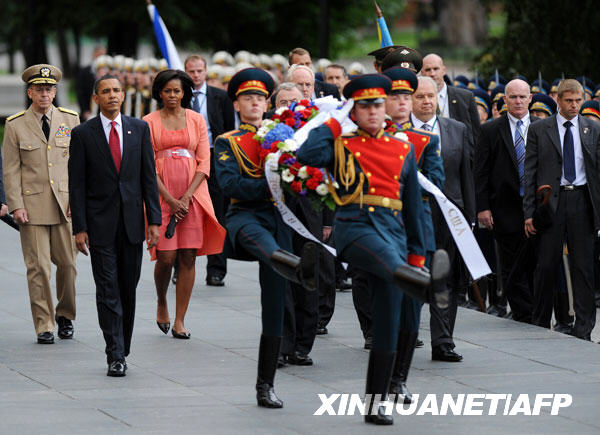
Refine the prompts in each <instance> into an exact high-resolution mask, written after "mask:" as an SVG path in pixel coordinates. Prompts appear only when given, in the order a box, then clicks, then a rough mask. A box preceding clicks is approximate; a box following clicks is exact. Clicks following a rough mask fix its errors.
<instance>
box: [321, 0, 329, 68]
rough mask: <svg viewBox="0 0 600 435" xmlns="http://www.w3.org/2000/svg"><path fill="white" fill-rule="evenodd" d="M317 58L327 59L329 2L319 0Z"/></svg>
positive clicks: (327, 0)
mask: <svg viewBox="0 0 600 435" xmlns="http://www.w3.org/2000/svg"><path fill="white" fill-rule="evenodd" d="M319 9H320V13H319V57H325V58H327V57H329V0H319Z"/></svg>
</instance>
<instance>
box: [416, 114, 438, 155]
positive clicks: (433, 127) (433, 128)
mask: <svg viewBox="0 0 600 435" xmlns="http://www.w3.org/2000/svg"><path fill="white" fill-rule="evenodd" d="M410 122H411V123H412V125H413V127H415V128H420V129H422V130H427V129H426V128H423V124H427V125H428V126H429V130H428V131H429V132H431V133H435V134H437V135H438V138H439V140H440V148H439V149H440V150H441V149H442V136H441V135H440V123H439V122H438V119H437V116H434V117H433V118H431V119H430V120H429V121H427V122H423V121H421V120H420V119H419V118H417V117H416V116H415V115H414V114H412V113H411V114H410Z"/></svg>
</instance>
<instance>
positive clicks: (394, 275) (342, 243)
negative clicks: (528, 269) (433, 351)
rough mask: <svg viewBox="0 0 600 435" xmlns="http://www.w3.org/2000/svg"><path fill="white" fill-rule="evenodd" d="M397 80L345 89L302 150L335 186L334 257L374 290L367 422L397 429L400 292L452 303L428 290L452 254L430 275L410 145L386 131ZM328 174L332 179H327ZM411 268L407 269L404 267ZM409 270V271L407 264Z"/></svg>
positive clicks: (371, 79) (438, 259)
mask: <svg viewBox="0 0 600 435" xmlns="http://www.w3.org/2000/svg"><path fill="white" fill-rule="evenodd" d="M391 87H392V82H391V81H390V79H389V78H388V77H386V76H383V75H380V74H365V75H363V76H360V77H357V78H355V79H353V80H351V81H350V82H349V83H348V84H347V85H346V86H345V87H344V96H345V97H346V98H347V99H353V101H354V102H356V105H355V106H354V107H352V103H347V105H346V106H345V107H343V108H342V109H339V110H338V111H337V112H334V114H333V117H332V118H330V119H329V120H328V121H327V122H326V123H325V124H324V125H322V126H320V127H317V128H315V129H314V130H313V131H311V132H310V134H309V136H308V139H307V140H306V142H305V143H304V144H303V145H302V146H301V147H300V148H299V150H298V160H299V161H300V162H302V163H304V164H307V165H310V166H314V167H323V168H327V170H328V174H330V175H331V176H333V177H334V178H335V180H336V183H338V187H337V188H336V189H333V185H334V184H333V181H332V180H330V182H329V186H330V192H331V193H332V195H333V197H334V199H335V201H336V203H337V204H338V206H339V208H338V210H337V212H336V217H335V222H334V239H335V245H336V249H337V252H338V253H339V255H340V257H341V259H342V260H343V261H346V262H348V263H349V264H350V265H352V266H353V267H356V268H359V269H362V270H364V271H366V272H368V274H369V275H368V276H369V281H370V283H371V284H372V286H373V287H372V288H373V302H372V311H373V345H372V349H371V351H370V354H369V366H368V369H367V382H366V394H367V396H366V402H367V406H366V407H365V411H366V415H365V421H366V422H367V423H374V424H379V425H389V424H393V419H392V417H391V415H386V413H385V407H384V406H383V405H382V403H381V402H379V403H373V400H372V399H373V398H377V399H381V401H386V400H387V394H388V389H389V387H390V378H391V375H392V371H393V368H394V362H395V358H396V349H397V346H398V329H399V326H400V323H401V319H400V309H401V305H402V299H403V295H404V294H405V293H406V294H409V295H411V296H413V297H415V298H417V299H419V300H423V301H429V300H430V298H431V300H433V301H435V302H436V303H437V304H439V305H441V306H445V305H446V304H447V299H446V298H447V296H448V294H447V292H446V291H444V292H443V293H441V294H434V293H432V292H430V289H431V285H430V284H431V278H432V277H433V278H434V279H435V280H437V279H438V278H441V276H445V275H446V274H447V273H448V270H449V262H448V257H447V255H445V253H444V252H440V253H439V254H437V253H436V255H435V256H434V259H433V264H432V274H431V276H430V275H429V273H427V272H425V271H424V270H423V269H422V267H423V266H424V265H425V240H424V236H423V227H422V221H421V219H422V216H423V205H422V193H421V189H420V187H419V184H418V183H419V182H418V178H417V162H416V159H415V155H414V151H413V147H412V146H411V144H410V143H409V142H407V141H404V140H401V139H398V138H396V137H394V136H392V135H390V134H388V133H386V132H385V131H384V129H383V128H382V126H383V121H384V119H385V105H384V103H385V100H386V98H387V94H388V93H389V92H390V90H391ZM350 108H352V115H353V116H354V118H355V119H356V122H357V124H358V129H357V130H355V131H354V132H352V133H348V134H343V135H342V128H341V122H343V120H344V119H345V118H346V117H347V115H348V112H349V110H350ZM328 177H329V175H328ZM407 263H408V264H407ZM409 265H411V266H409Z"/></svg>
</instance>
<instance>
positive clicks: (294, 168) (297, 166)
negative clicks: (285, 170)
mask: <svg viewBox="0 0 600 435" xmlns="http://www.w3.org/2000/svg"><path fill="white" fill-rule="evenodd" d="M301 167H302V165H301V164H300V163H298V162H296V163H294V164H293V165H292V166H290V172H291V173H292V175H298V171H299V170H300V168H301Z"/></svg>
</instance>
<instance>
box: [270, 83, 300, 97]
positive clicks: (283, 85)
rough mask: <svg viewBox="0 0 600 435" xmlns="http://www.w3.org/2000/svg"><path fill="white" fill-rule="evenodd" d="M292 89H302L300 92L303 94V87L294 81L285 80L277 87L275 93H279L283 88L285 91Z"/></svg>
mask: <svg viewBox="0 0 600 435" xmlns="http://www.w3.org/2000/svg"><path fill="white" fill-rule="evenodd" d="M292 89H297V90H299V91H300V94H302V88H301V87H300V86H299V85H298V84H296V83H294V82H283V83H281V84H280V85H279V86H277V89H275V93H276V94H277V93H279V91H281V90H283V91H291V90H292Z"/></svg>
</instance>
